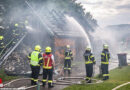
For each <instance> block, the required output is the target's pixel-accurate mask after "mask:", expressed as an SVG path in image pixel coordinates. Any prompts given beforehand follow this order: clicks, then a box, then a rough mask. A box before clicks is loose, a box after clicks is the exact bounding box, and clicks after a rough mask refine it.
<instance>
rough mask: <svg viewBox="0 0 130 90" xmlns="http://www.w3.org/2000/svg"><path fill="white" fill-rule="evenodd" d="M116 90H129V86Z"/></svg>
mask: <svg viewBox="0 0 130 90" xmlns="http://www.w3.org/2000/svg"><path fill="white" fill-rule="evenodd" d="M117 90H130V84H128V85H126V86H123V87H121V88H119V89H117Z"/></svg>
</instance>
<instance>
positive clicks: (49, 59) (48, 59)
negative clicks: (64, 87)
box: [47, 58, 50, 67]
mask: <svg viewBox="0 0 130 90" xmlns="http://www.w3.org/2000/svg"><path fill="white" fill-rule="evenodd" d="M49 62H50V58H48V62H47V67H48V64H49Z"/></svg>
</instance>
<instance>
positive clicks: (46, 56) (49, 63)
mask: <svg viewBox="0 0 130 90" xmlns="http://www.w3.org/2000/svg"><path fill="white" fill-rule="evenodd" d="M51 57H52V54H45V53H44V54H43V60H44V65H43V68H44V69H52V58H51Z"/></svg>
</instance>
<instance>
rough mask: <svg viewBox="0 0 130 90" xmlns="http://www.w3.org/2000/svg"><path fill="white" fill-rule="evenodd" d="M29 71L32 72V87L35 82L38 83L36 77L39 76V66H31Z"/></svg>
mask: <svg viewBox="0 0 130 90" xmlns="http://www.w3.org/2000/svg"><path fill="white" fill-rule="evenodd" d="M31 70H32V74H31V78H32V79H31V84H32V85H36V84H37V81H38V75H39V72H40V66H32V65H31Z"/></svg>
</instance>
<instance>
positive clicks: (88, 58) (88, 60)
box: [83, 46, 96, 83]
mask: <svg viewBox="0 0 130 90" xmlns="http://www.w3.org/2000/svg"><path fill="white" fill-rule="evenodd" d="M83 56H84V59H85V67H86V81H87V83H91V77H92V74H93V64H96V61H95V58H94V56H93V54H92V52H91V48H90V47H89V46H87V48H86V50H85V53H84V55H83Z"/></svg>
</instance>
